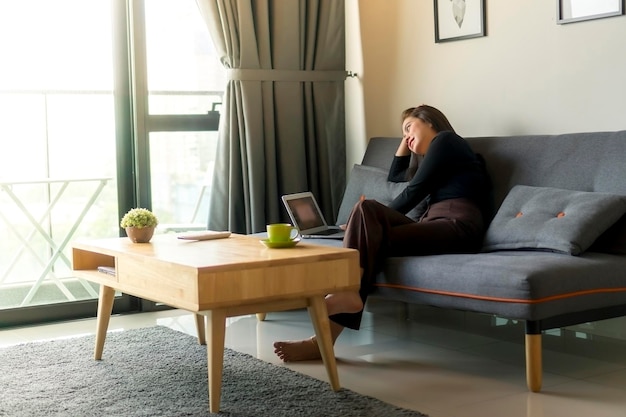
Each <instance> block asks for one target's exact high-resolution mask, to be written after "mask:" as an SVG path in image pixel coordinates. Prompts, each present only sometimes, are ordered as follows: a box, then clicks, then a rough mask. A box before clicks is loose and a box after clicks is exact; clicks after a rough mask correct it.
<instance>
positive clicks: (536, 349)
mask: <svg viewBox="0 0 626 417" xmlns="http://www.w3.org/2000/svg"><path fill="white" fill-rule="evenodd" d="M542 373H543V370H542V359H541V333H539V334H528V333H527V334H526V385H527V386H528V389H529V390H531V391H532V392H539V391H541V383H542V377H543V376H542Z"/></svg>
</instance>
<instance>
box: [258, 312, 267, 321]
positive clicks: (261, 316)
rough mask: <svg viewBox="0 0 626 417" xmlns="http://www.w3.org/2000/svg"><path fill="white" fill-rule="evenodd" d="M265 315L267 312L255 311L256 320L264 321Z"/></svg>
mask: <svg viewBox="0 0 626 417" xmlns="http://www.w3.org/2000/svg"><path fill="white" fill-rule="evenodd" d="M266 316H267V313H256V319H257V320H258V321H265V317H266Z"/></svg>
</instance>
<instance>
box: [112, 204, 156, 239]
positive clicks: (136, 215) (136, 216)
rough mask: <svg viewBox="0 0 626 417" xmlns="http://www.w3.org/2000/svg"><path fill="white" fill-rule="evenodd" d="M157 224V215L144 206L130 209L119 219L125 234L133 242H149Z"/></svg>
mask: <svg viewBox="0 0 626 417" xmlns="http://www.w3.org/2000/svg"><path fill="white" fill-rule="evenodd" d="M157 224H159V221H158V220H157V217H156V216H155V215H154V213H152V212H151V211H150V210H148V209H145V208H133V209H130V210H129V211H128V212H127V213H126V214H124V217H122V220H121V221H120V226H121V227H122V228H124V230H126V235H127V236H128V237H129V239H130V240H132V241H133V242H135V243H147V242H149V241H150V239H152V235H153V234H154V229H155V227H156V226H157Z"/></svg>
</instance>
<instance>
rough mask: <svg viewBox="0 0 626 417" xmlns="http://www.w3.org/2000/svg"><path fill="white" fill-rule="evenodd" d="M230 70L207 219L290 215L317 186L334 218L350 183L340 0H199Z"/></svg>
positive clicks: (258, 224) (214, 223)
mask: <svg viewBox="0 0 626 417" xmlns="http://www.w3.org/2000/svg"><path fill="white" fill-rule="evenodd" d="M197 2H198V6H199V8H200V11H201V13H202V15H203V17H204V19H205V21H206V23H207V26H208V28H209V31H210V33H211V37H212V39H213V42H214V44H215V46H216V49H217V52H218V54H219V56H220V57H221V62H222V63H223V65H224V67H225V68H226V69H227V72H228V83H227V85H226V90H225V94H224V103H223V105H222V110H221V119H220V127H219V143H218V151H217V152H218V153H217V156H216V161H215V174H214V176H213V178H214V180H213V185H212V192H211V202H210V208H209V223H208V225H209V228H210V229H214V230H230V231H232V232H236V233H245V234H247V233H255V232H259V231H263V230H265V225H266V224H267V223H270V222H279V221H286V220H288V217H287V214H286V212H285V210H284V208H283V206H282V202H281V201H280V197H281V195H282V194H288V193H294V192H301V191H312V192H313V193H314V194H315V196H316V197H317V199H318V202H319V204H320V207H321V209H322V211H323V212H324V214H325V216H327V218H328V220H329V221H330V222H334V220H335V216H336V214H337V211H338V209H339V204H340V200H341V197H342V195H343V191H344V188H345V182H346V179H345V172H346V157H345V154H346V152H345V146H346V144H345V120H344V81H345V78H346V71H345V25H344V22H345V16H344V15H345V10H344V7H345V6H344V1H343V0H197Z"/></svg>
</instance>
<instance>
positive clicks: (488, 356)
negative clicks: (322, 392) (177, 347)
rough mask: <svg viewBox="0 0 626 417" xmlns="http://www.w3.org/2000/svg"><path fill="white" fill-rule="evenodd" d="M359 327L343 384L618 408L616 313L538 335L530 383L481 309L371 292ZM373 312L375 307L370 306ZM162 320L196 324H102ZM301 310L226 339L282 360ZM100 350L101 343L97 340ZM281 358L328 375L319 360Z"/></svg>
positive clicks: (583, 411)
mask: <svg viewBox="0 0 626 417" xmlns="http://www.w3.org/2000/svg"><path fill="white" fill-rule="evenodd" d="M368 310H369V312H368V313H366V314H365V317H364V322H363V327H362V329H361V330H360V331H358V332H356V331H346V332H344V334H342V335H341V337H340V338H339V340H338V342H337V345H336V346H335V352H336V355H337V358H338V364H339V377H340V380H341V383H342V386H344V387H346V388H349V389H351V390H353V391H357V392H360V393H362V394H365V395H370V396H373V397H376V398H379V399H381V400H383V401H386V402H389V403H393V404H396V405H398V406H401V407H405V408H411V409H415V410H419V411H421V412H423V413H426V414H428V415H430V416H431V417H474V416H476V417H478V416H480V417H490V416H494V417H495V416H498V417H501V416H506V417H522V416H524V417H544V416H545V417H548V416H549V417H560V416H563V417H618V416H619V417H624V416H626V337H625V336H624V331H625V329H626V326H625V325H624V323H625V322H626V321H625V320H622V319H614V320H608V321H604V322H598V323H593V324H587V325H584V326H578V327H577V328H575V329H572V330H567V331H555V332H551V334H549V335H545V336H544V388H543V390H542V392H541V393H529V392H528V391H527V389H526V383H525V373H524V372H525V371H524V347H523V333H524V331H523V327H522V326H523V325H522V324H521V323H515V322H512V321H509V320H502V319H496V318H493V317H487V316H484V315H477V314H470V313H463V312H454V311H448V310H439V309H431V308H411V311H410V312H409V314H410V316H411V317H412V320H409V321H407V320H404V319H403V318H402V317H403V314H404V313H406V311H404V310H403V309H402V308H401V306H399V305H397V304H392V303H384V302H372V303H371V305H370V306H369V307H368ZM372 312H375V313H372ZM154 325H165V326H170V327H172V328H174V329H177V330H181V331H184V332H188V333H191V334H194V333H195V330H194V322H193V318H192V316H191V314H189V313H186V312H183V311H180V310H169V311H161V312H156V313H142V314H129V315H123V316H114V317H113V318H112V320H111V324H110V326H109V330H120V329H128V328H136V327H144V326H154ZM94 330H95V320H93V319H89V320H78V321H71V322H65V323H56V324H47V325H39V326H31V327H25V328H15V329H6V330H0V348H1V347H2V346H9V345H13V344H16V343H22V342H28V341H33V340H42V339H51V338H59V337H72V336H76V335H84V334H90V333H93V332H94ZM311 332H312V330H311V324H310V322H309V319H308V315H307V314H306V312H305V311H290V312H282V313H270V314H269V315H268V317H267V320H266V321H265V322H258V321H257V320H256V317H255V316H243V317H237V318H232V319H229V321H228V329H227V331H226V344H227V346H228V347H230V348H232V349H235V350H238V351H241V352H246V353H249V354H251V355H253V356H256V357H258V358H260V359H262V360H265V361H268V362H272V363H276V364H280V361H279V360H278V359H277V358H276V357H275V356H274V354H273V351H272V347H271V345H272V342H273V341H274V340H278V339H292V338H300V337H307V336H309V335H310V334H311ZM105 355H106V347H105ZM281 366H289V367H290V368H292V369H294V370H297V371H299V372H302V373H305V374H308V375H311V376H313V377H316V378H319V379H322V380H326V374H325V371H324V369H323V366H322V365H321V364H320V363H313V362H309V363H299V364H289V365H281Z"/></svg>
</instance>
